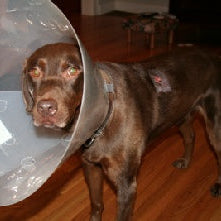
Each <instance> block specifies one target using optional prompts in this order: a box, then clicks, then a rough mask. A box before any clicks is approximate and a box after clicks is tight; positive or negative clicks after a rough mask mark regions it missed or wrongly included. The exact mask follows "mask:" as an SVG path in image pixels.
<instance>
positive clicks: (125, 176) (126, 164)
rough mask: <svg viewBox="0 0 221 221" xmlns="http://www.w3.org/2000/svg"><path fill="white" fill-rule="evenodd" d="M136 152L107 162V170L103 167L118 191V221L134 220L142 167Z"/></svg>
mask: <svg viewBox="0 0 221 221" xmlns="http://www.w3.org/2000/svg"><path fill="white" fill-rule="evenodd" d="M136 151H137V150H135V151H133V150H130V151H128V153H124V154H122V155H123V156H124V157H123V158H121V157H120V156H122V155H121V154H120V153H119V155H118V157H117V156H115V157H114V158H110V159H109V160H107V161H108V162H109V163H108V164H107V165H108V167H107V168H106V169H105V165H103V166H104V169H105V171H106V172H107V175H108V178H109V179H110V181H112V182H113V184H114V185H115V186H116V189H117V203H118V210H117V221H130V220H132V215H133V206H134V202H135V198H136V191H137V182H136V176H137V171H138V168H139V165H140V156H139V154H138V153H137V152H136ZM120 159H121V160H120Z"/></svg>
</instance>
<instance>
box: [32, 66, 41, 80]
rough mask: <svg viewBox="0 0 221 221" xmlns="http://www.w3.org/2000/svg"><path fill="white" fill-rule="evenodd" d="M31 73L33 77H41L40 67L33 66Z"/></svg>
mask: <svg viewBox="0 0 221 221" xmlns="http://www.w3.org/2000/svg"><path fill="white" fill-rule="evenodd" d="M29 73H30V75H31V76H32V77H33V78H39V77H41V70H40V68H33V69H32V70H31V71H30V72H29Z"/></svg>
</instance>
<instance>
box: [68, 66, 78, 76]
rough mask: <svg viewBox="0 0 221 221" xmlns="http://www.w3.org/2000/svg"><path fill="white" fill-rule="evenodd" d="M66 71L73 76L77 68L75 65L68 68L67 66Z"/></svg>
mask: <svg viewBox="0 0 221 221" xmlns="http://www.w3.org/2000/svg"><path fill="white" fill-rule="evenodd" d="M67 72H68V74H69V75H70V76H74V75H75V74H76V72H77V69H76V68H75V67H70V68H68V71H67Z"/></svg>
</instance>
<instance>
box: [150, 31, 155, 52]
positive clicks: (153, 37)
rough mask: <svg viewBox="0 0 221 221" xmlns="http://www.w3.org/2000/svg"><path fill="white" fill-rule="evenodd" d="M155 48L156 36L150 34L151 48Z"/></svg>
mask: <svg viewBox="0 0 221 221" xmlns="http://www.w3.org/2000/svg"><path fill="white" fill-rule="evenodd" d="M154 46H155V36H154V33H151V34H150V48H151V49H152V48H154Z"/></svg>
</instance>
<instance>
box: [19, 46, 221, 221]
mask: <svg viewBox="0 0 221 221" xmlns="http://www.w3.org/2000/svg"><path fill="white" fill-rule="evenodd" d="M95 66H96V67H97V69H98V70H101V71H102V72H105V73H106V74H108V76H109V77H110V79H111V81H112V84H113V85H114V91H113V96H112V98H110V99H111V103H112V108H111V110H110V111H109V114H108V116H107V117H106V122H105V125H103V128H102V130H103V131H102V133H103V136H98V137H96V140H95V141H94V140H93V141H94V142H92V140H91V139H89V140H87V141H86V142H85V144H84V145H82V147H81V149H82V152H81V153H82V160H83V165H84V172H85V177H86V182H87V184H88V186H89V192H90V199H91V205H92V211H91V220H93V221H95V220H96V221H97V220H101V217H102V211H103V200H102V185H103V178H104V175H106V176H107V177H108V178H109V180H110V181H111V182H112V183H113V184H114V185H115V186H116V189H117V200H118V214H117V220H119V221H123V220H131V219H132V211H133V205H134V201H135V196H136V187H137V183H136V175H137V171H138V168H139V165H140V162H141V156H142V154H143V153H144V151H145V149H146V147H147V144H148V143H149V142H151V140H153V138H155V137H156V136H157V135H158V134H159V133H161V132H162V131H163V130H165V129H167V128H169V127H171V126H172V125H177V126H178V127H179V129H180V132H181V134H182V135H183V138H184V144H185V152H184V154H183V156H182V157H181V158H179V159H178V160H176V161H175V162H174V166H175V167H177V168H187V167H188V166H189V164H190V161H191V156H192V153H193V148H194V137H195V135H194V130H193V127H192V121H193V117H194V113H195V112H196V111H199V112H201V113H202V114H203V116H204V118H205V122H206V126H207V131H208V134H209V138H210V142H211V144H212V145H213V146H214V149H215V151H216V154H217V158H218V167H219V176H218V180H217V182H216V183H215V185H214V186H213V187H212V188H211V192H212V195H214V196H219V195H221V166H220V165H221V112H220V108H221V106H220V105H221V94H220V89H221V61H220V60H219V58H215V57H211V56H209V55H207V54H206V53H203V52H201V51H198V50H197V49H196V50H195V49H187V50H184V49H183V50H175V51H172V52H170V53H169V54H164V55H160V56H156V57H153V58H150V59H149V60H148V61H146V62H143V63H131V64H116V63H95ZM83 81H84V76H83V67H82V61H81V55H80V52H79V48H78V46H76V45H74V44H73V45H72V44H65V43H58V44H51V45H46V46H43V47H42V48H40V49H38V50H37V51H35V52H34V53H33V54H32V55H31V56H30V57H29V58H28V59H27V62H26V64H25V67H24V72H23V94H24V100H25V103H26V107H27V111H28V112H31V114H32V116H33V121H34V124H35V125H36V126H44V127H49V128H52V129H58V128H60V129H65V130H72V128H73V127H74V124H75V122H76V120H77V118H78V114H79V108H80V105H81V98H82V94H83ZM100 108H101V109H102V106H101V107H100ZM85 139H86V138H85Z"/></svg>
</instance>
